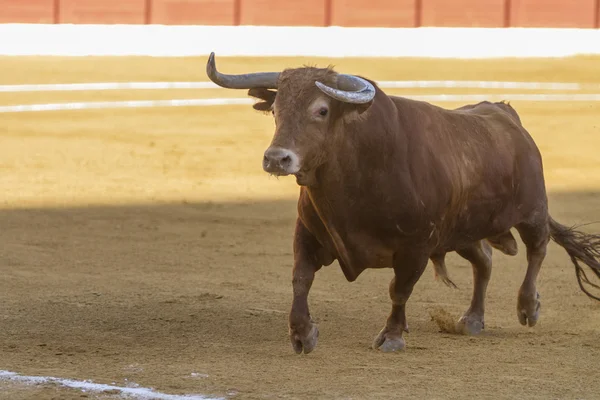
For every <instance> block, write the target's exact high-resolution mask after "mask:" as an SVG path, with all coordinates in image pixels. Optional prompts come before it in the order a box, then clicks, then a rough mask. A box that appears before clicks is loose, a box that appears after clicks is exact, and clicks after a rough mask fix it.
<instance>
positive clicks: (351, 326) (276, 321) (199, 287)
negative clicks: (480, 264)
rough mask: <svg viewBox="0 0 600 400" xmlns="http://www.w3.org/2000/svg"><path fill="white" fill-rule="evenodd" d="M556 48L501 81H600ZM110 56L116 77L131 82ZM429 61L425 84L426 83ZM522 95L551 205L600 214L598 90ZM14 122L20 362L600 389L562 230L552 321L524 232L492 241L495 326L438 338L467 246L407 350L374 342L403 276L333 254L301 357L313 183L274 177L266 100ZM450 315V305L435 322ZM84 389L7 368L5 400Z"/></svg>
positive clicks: (406, 391)
mask: <svg viewBox="0 0 600 400" xmlns="http://www.w3.org/2000/svg"><path fill="white" fill-rule="evenodd" d="M242 61H243V60H242ZM242 61H239V65H238V64H236V65H237V66H236V68H238V69H240V68H241V65H242V64H243V63H242ZM12 62H13V61H11V63H12ZM31 62H32V61H31V60H27V61H26V62H25V64H24V67H22V68H17V67H15V66H14V64H11V65H13V67H12V68H13V69H12V70H11V71H13V70H14V71H21V70H23V71H29V72H30V73H34V72H35V71H36V70H37V71H38V72H39V73H40V76H42V77H43V76H44V74H43V73H42V72H41V71H60V73H59V72H54V73H55V74H57V77H56V79H54V81H67V80H70V79H69V75H68V74H69V73H74V74H75V75H74V76H79V77H80V78H81V79H83V78H82V77H83V76H87V75H85V74H84V72H85V73H87V72H89V71H99V68H96V67H94V63H95V61H89V60H88V62H90V64H89V65H86V66H85V68H84V66H83V65H82V64H81V62H83V61H81V60H80V61H77V62H76V63H75V65H76V70H77V71H80V74H79V75H77V74H76V71H73V70H69V68H71V67H69V66H70V65H72V64H70V61H68V62H67V61H64V60H63V61H62V64H61V65H63V66H64V68H63V67H61V68H57V67H56V65H55V62H58V61H56V60H54V61H52V62H49V64H46V65H45V66H44V65H43V64H40V65H38V66H39V68H37V67H36V68H37V69H36V68H33V67H31V64H30V63H31ZM140 62H141V61H139V60H137V61H135V62H132V63H131V64H127V62H126V60H124V59H120V60H119V63H122V67H119V68H123V69H126V70H134V69H135V68H138V67H139V68H141V66H140ZM163 62H164V63H166V64H163ZM171 62H175V61H173V60H172V61H164V60H163V61H162V62H158V61H157V63H156V64H153V63H154V61H151V60H144V65H145V67H144V68H146V69H145V70H144V71H145V72H144V73H143V78H144V79H143V80H148V79H150V80H161V76H162V75H164V76H173V75H172V69H168V68H165V67H163V66H164V65H171V64H169V63H171ZM177 62H183V61H181V60H179V61H177ZM188 62H189V64H186V67H185V68H184V70H185V71H187V75H186V74H183V73H182V74H181V75H182V76H175V77H174V78H175V79H174V80H186V79H189V78H190V77H191V76H196V77H199V76H200V75H201V70H202V68H203V60H202V61H200V60H197V59H196V60H190V61H188ZM428 62H429V61H428ZM536 62H537V61H536ZM536 62H533V64H532V65H530V66H529V67H527V68H525V71H528V72H526V73H524V74H525V75H519V69H518V68H516V67H515V65H516V64H512V63H510V62H508V63H507V64H506V65H505V66H506V71H509V72H510V73H508V72H507V73H506V74H502V77H503V79H507V80H519V79H527V78H528V77H529V76H530V75H533V71H538V72H536V75H543V73H542V72H539V71H540V68H541V70H543V71H546V72H548V71H550V72H548V74H547V78H548V79H553V76H554V75H552V71H559V72H560V74H562V75H560V74H559V72H556V74H559V75H560V77H561V78H563V77H564V76H566V73H565V72H564V71H565V70H566V71H570V72H569V73H570V74H571V75H570V76H575V75H573V74H576V71H577V70H578V69H577V65H580V66H581V68H582V69H585V70H586V71H588V70H589V71H591V70H593V71H595V72H594V73H595V74H596V75H594V76H596V77H597V76H598V74H597V73H596V72H597V71H598V63H597V61H596V63H593V62H592V61H590V60H588V59H584V60H583V61H581V62H582V63H583V64H577V63H575V64H573V65H574V66H573V65H571V64H569V63H566V64H565V63H559V64H557V65H558V66H556V65H555V64H552V65H555V66H554V67H547V64H544V62H543V61H539V62H537V63H538V64H536ZM436 63H437V64H436V65H437V67H436V68H435V74H434V68H433V64H431V66H430V67H428V68H427V71H428V72H427V74H426V75H427V76H423V78H426V77H431V76H434V75H435V76H436V79H442V78H452V77H453V74H454V72H455V71H454V69H455V68H458V67H457V66H461V68H465V71H467V72H464V74H467V73H468V68H471V67H469V66H470V65H475V67H473V68H482V67H481V66H480V64H470V63H450V64H448V65H445V64H444V63H443V62H441V61H436ZM222 64H223V65H224V66H223V67H222V68H225V62H224V61H223V62H222ZM492 64H493V65H494V66H495V67H494V68H496V69H495V71H498V70H502V68H501V64H499V62H498V61H494V63H487V64H485V65H488V66H490V65H492ZM36 65H37V64H36ZM111 65H113V67H112V69H110V71H113V72H112V73H113V74H114V75H115V78H116V77H124V76H125V75H123V74H120V73H117V72H115V71H116V70H117V69H118V68H117V67H116V66H115V65H116V64H114V63H113V64H111ZM119 65H121V64H119ZM128 65H129V66H128ZM178 65H179V64H178ZM230 65H231V64H230ZM252 65H254V67H256V69H258V67H259V66H258V65H255V64H252ZM289 65H299V62H295V61H294V62H293V63H292V62H291V61H290V64H289ZM401 65H404V64H402V60H394V61H387V62H386V63H384V62H383V61H382V62H378V63H375V64H373V63H372V62H370V63H369V65H368V69H366V68H367V65H366V64H360V65H358V64H357V69H361V68H363V69H365V71H367V70H368V71H370V72H369V73H368V75H374V76H380V77H392V79H400V78H401V77H400V76H399V73H392V72H393V71H394V68H400V66H401ZM478 65H479V66H478ZM519 65H520V66H522V64H519ZM548 65H550V64H548ZM569 65H571V67H568V66H569ZM590 65H593V68H591V67H590ZM346 66H347V67H348V68H347V69H348V70H350V71H352V72H354V70H353V69H352V68H351V65H350V64H346ZM560 66H564V67H565V68H566V69H565V70H561V69H560V68H559V67H560ZM171 67H172V65H171ZM266 67H268V65H266V66H265V68H266ZM417 67H418V65H415V64H413V68H414V70H413V72H412V75H411V76H414V77H418V76H419V70H418V68H417ZM567 67H568V68H567ZM28 68H29V69H28ZM402 68H404V69H403V70H402V71H404V70H405V69H406V68H405V67H402ZM536 68H537V69H536ZM261 69H262V68H261ZM228 70H229V69H228ZM232 70H233V72H235V68H232ZM150 71H151V72H150ZM440 71H443V72H440ZM461 71H462V70H461ZM471 71H473V70H471ZM380 72H381V73H380ZM45 73H46V74H48V72H45ZM63 73H64V75H61V74H63ZM96 74H100V75H102V77H105V78H106V77H107V75H106V74H102V73H100V72H97V73H96ZM161 74H162V75H161ZM169 74H171V75H169ZM460 74H463V72H461V73H460ZM460 74H459V75H460ZM464 74H463V75H464ZM478 74H479V75H477V76H486V77H487V76H488V75H489V74H491V72H490V73H488V72H486V71H484V70H483V69H482V70H481V71H480V72H479V73H478ZM0 75H2V76H4V77H6V76H8V74H0ZM58 75H60V76H58ZM92 75H93V74H92ZM463 75H460V76H463ZM457 76H458V75H457ZM557 76H558V75H557ZM93 77H95V78H97V76H96V75H94V76H93ZM108 78H110V74H109V76H108ZM40 79H41V78H40ZM90 79H92V78H90ZM473 79H476V78H473ZM496 79H497V77H496ZM540 79H541V78H540ZM564 79H565V80H566V78H564ZM106 80H110V79H106ZM36 82H41V81H40V80H38V79H36ZM513 105H515V106H516V107H518V110H519V112H520V113H522V117H523V119H524V122H525V123H526V125H527V126H528V128H529V130H530V131H531V133H532V135H533V136H534V138H535V139H536V141H537V142H538V144H539V146H540V149H541V151H542V154H543V155H544V161H545V165H544V167H545V169H546V171H547V173H546V176H547V180H548V182H547V184H548V187H550V188H552V189H553V191H552V193H551V196H550V210H551V213H552V215H553V217H554V218H556V219H557V220H558V221H560V222H563V223H565V224H567V225H569V224H575V223H582V222H588V221H595V220H599V219H600V208H599V207H598V204H599V202H600V194H599V193H600V183H599V182H600V179H599V178H598V177H600V159H599V158H598V156H597V151H596V150H597V148H599V147H600V133H599V132H598V126H597V119H598V115H599V114H598V112H599V106H598V104H597V103H594V104H584V103H577V104H564V103H552V104H550V103H543V104H531V103H522V102H521V103H517V102H515V103H513ZM444 106H450V105H449V104H444ZM2 124H3V125H2V126H3V131H2V132H1V133H0V135H1V137H0V187H1V188H2V200H1V201H2V207H1V209H0V271H1V273H0V370H9V371H15V372H18V373H21V374H24V375H42V376H55V377H62V378H72V379H79V380H86V379H91V380H93V381H94V382H97V383H107V384H115V385H119V386H126V385H128V384H132V383H135V384H139V385H141V386H143V387H150V388H154V389H156V390H157V391H160V392H164V393H170V394H189V393H202V394H205V395H210V396H219V397H226V398H231V399H271V398H286V399H307V398H310V399H349V398H352V399H389V398H394V397H397V396H398V395H399V393H400V394H401V395H402V396H404V397H410V398H427V399H433V398H443V399H452V398H457V399H459V398H460V399H462V398H472V397H477V398H484V399H488V398H489V399H514V398H527V399H547V398H560V399H575V398H577V399H582V398H583V399H593V398H597V397H598V393H600V375H599V373H598V369H597V366H598V360H599V359H600V344H599V343H598V340H597V338H598V335H599V332H600V319H599V318H598V315H600V314H599V311H600V304H599V303H598V302H594V301H592V300H590V299H588V298H587V297H586V296H585V295H584V294H583V293H581V291H580V290H579V288H578V286H577V282H576V279H575V275H574V269H573V266H572V264H571V263H570V260H569V259H568V257H567V256H566V254H565V252H564V251H563V250H562V249H561V248H559V247H558V246H556V245H554V244H551V245H550V246H549V248H548V256H547V258H546V262H545V263H544V266H543V268H542V271H541V274H540V277H539V281H538V282H539V285H538V289H539V291H540V293H541V296H542V297H541V301H542V311H541V317H540V320H539V322H538V324H537V325H536V327H535V328H526V327H523V326H521V325H520V324H519V322H518V320H517V316H516V300H517V291H518V288H519V286H520V284H521V282H522V280H523V278H524V275H525V270H526V268H525V263H526V261H525V260H526V256H525V253H524V247H523V245H522V243H521V242H520V241H519V246H520V253H519V255H517V256H515V257H509V256H504V255H501V254H499V253H498V252H495V253H494V256H493V257H494V258H493V263H494V267H493V272H492V278H491V282H490V284H489V288H488V297H487V303H486V316H485V320H486V327H485V331H484V334H482V335H481V336H477V337H469V336H464V335H454V334H448V333H446V332H440V329H441V327H440V325H439V324H440V323H443V324H446V325H447V326H451V323H453V322H455V321H456V320H457V319H458V317H459V316H460V315H462V313H463V312H464V311H465V310H466V309H467V308H468V306H469V302H470V298H471V288H472V283H471V281H472V272H471V266H470V265H469V264H468V263H467V262H465V261H464V260H462V259H460V258H459V257H457V256H455V255H453V254H450V255H448V257H447V265H448V270H449V272H450V274H451V275H452V279H453V281H454V282H455V283H456V284H457V285H458V287H459V289H451V288H448V287H446V286H445V285H444V284H442V283H441V282H438V281H435V280H434V276H433V270H432V269H430V270H429V271H426V273H425V274H424V276H423V277H422V278H421V280H420V281H419V282H418V284H417V285H416V287H415V289H414V292H413V294H412V296H411V298H410V300H409V302H408V305H407V318H408V324H409V328H410V333H409V334H407V335H406V342H407V348H406V351H405V352H402V353H400V354H382V353H380V352H378V351H375V350H372V349H371V348H370V346H371V343H372V340H373V338H374V336H375V335H376V334H377V332H379V330H380V329H381V328H382V327H383V325H384V323H385V320H386V318H387V315H388V313H389V311H390V308H391V305H390V300H389V298H388V284H389V280H390V279H391V277H392V272H391V271H389V270H378V271H368V272H366V273H364V274H363V275H361V277H360V279H358V280H357V281H356V282H353V283H349V282H347V281H346V280H345V279H344V277H343V274H342V272H341V271H340V269H339V266H338V264H337V263H334V264H332V265H331V266H330V267H326V268H324V269H323V270H321V271H320V272H319V273H318V275H317V278H316V280H315V283H314V284H313V287H312V290H311V295H310V297H309V302H310V307H311V312H312V314H313V317H314V318H315V319H316V321H317V322H318V323H319V328H320V337H319V345H318V347H317V349H316V350H315V351H314V352H313V353H311V354H309V355H308V356H298V355H296V354H295V353H294V352H293V350H292V346H291V344H290V342H289V339H288V337H287V315H288V312H289V309H290V304H291V295H292V292H291V266H292V258H293V257H292V241H291V239H292V234H293V228H294V220H295V217H296V203H295V196H296V195H297V190H298V189H297V187H296V186H295V182H294V181H293V179H280V180H276V179H272V178H269V177H268V176H265V174H264V173H263V171H262V169H261V157H262V152H263V151H264V149H265V147H266V146H267V145H268V143H269V141H270V139H271V134H272V132H273V125H272V121H271V120H270V119H269V117H265V116H262V115H261V114H258V113H256V112H254V111H252V110H251V109H250V107H219V108H182V109H152V110H118V111H116V110H109V111H104V110H102V111H101V110H96V111H90V112H87V111H86V112H65V113H62V112H61V113H36V114H20V115H8V114H6V115H3V116H2ZM555 189H560V190H561V192H560V193H559V192H557V191H555ZM586 229H590V230H594V229H595V230H600V229H598V226H597V225H593V226H589V227H586ZM436 307H439V308H440V309H442V310H444V313H441V314H440V313H438V314H435V315H436V318H435V319H434V320H432V319H431V315H430V310H433V309H435V308H436ZM447 329H449V328H447ZM442 330H443V329H442ZM81 395H82V393H80V392H77V391H73V390H71V389H64V388H60V387H44V386H42V387H33V388H24V387H21V386H18V387H16V386H15V385H13V384H10V383H7V382H0V398H1V399H3V400H4V399H6V400H21V399H32V398H33V399H36V400H49V399H69V400H71V399H79V398H80V397H79V396H81ZM89 396H90V398H94V397H93V395H91V394H89ZM102 396H105V398H106V397H107V396H109V395H107V394H106V395H99V397H98V398H102ZM110 396H114V395H110Z"/></svg>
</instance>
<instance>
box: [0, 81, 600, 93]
mask: <svg viewBox="0 0 600 400" xmlns="http://www.w3.org/2000/svg"><path fill="white" fill-rule="evenodd" d="M377 84H378V85H379V87H381V88H383V89H414V88H471V89H530V90H583V89H588V90H597V89H600V84H599V83H576V82H509V81H456V80H446V81H379V82H378V83H377ZM139 89H153V90H159V89H222V88H221V87H219V86H217V85H216V84H214V83H212V82H207V81H198V82H90V83H48V84H45V83H42V84H21V85H0V92H4V93H17V92H59V91H83V90H139Z"/></svg>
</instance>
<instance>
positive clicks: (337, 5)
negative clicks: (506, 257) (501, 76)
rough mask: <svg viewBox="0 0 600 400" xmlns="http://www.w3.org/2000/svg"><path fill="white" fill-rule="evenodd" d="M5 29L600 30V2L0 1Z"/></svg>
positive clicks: (473, 0) (577, 0) (492, 0)
mask: <svg viewBox="0 0 600 400" xmlns="http://www.w3.org/2000/svg"><path fill="white" fill-rule="evenodd" d="M0 23H45V24H48V23H71V24H164V25H274V26H329V25H334V26H347V27H361V26H364V27H419V26H439V27H548V28H600V0H286V1H282V0H0Z"/></svg>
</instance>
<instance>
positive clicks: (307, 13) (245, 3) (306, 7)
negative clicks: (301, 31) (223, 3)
mask: <svg viewBox="0 0 600 400" xmlns="http://www.w3.org/2000/svg"><path fill="white" fill-rule="evenodd" d="M326 3H327V1H326V0H286V1H282V0H241V2H240V25H272V26H300V25H308V26H325V20H326V18H325V11H326V10H325V8H326Z"/></svg>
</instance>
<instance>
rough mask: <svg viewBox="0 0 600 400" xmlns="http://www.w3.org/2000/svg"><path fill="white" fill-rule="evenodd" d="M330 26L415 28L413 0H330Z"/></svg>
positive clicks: (414, 3) (415, 12)
mask: <svg viewBox="0 0 600 400" xmlns="http://www.w3.org/2000/svg"><path fill="white" fill-rule="evenodd" d="M331 1H332V3H331V25H335V26H349V27H350V26H354V27H356V26H373V27H392V28H395V27H415V26H417V20H418V8H417V5H418V2H417V1H415V0H331Z"/></svg>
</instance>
